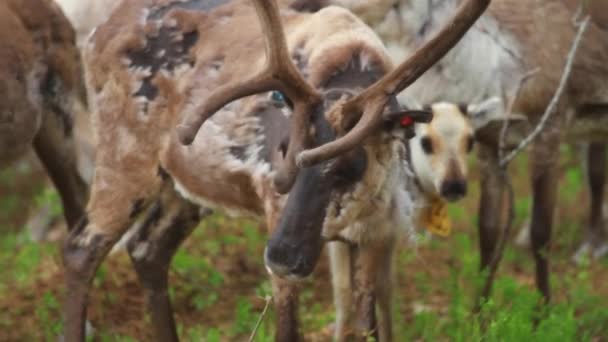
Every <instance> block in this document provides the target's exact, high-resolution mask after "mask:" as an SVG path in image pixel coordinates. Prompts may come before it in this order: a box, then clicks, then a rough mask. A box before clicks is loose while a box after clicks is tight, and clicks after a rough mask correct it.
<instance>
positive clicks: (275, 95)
mask: <svg viewBox="0 0 608 342" xmlns="http://www.w3.org/2000/svg"><path fill="white" fill-rule="evenodd" d="M270 99H271V100H272V101H274V102H276V103H277V104H280V105H281V106H285V95H283V93H281V92H280V91H276V90H275V91H273V92H271V93H270Z"/></svg>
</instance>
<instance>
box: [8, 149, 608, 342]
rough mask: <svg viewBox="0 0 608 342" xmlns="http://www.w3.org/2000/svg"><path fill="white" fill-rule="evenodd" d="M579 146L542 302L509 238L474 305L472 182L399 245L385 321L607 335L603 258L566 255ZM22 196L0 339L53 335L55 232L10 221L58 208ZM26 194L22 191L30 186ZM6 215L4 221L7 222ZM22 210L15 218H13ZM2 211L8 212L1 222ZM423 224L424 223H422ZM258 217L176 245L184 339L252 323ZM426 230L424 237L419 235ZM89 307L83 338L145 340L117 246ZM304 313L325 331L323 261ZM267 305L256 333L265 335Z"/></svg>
mask: <svg viewBox="0 0 608 342" xmlns="http://www.w3.org/2000/svg"><path fill="white" fill-rule="evenodd" d="M575 152H576V151H573V150H570V149H564V152H563V153H564V156H565V160H567V163H566V165H565V167H564V172H563V177H562V180H561V182H560V200H559V203H560V204H559V208H558V213H557V220H556V222H557V227H556V228H555V231H554V237H555V239H554V245H553V247H552V257H553V263H552V269H553V271H554V272H553V274H552V289H553V294H554V300H553V303H552V304H551V305H548V306H543V305H541V304H540V303H541V298H540V297H539V295H538V294H537V293H536V291H535V290H534V285H533V279H534V278H533V274H534V273H533V272H534V267H533V262H532V258H531V256H530V254H529V253H528V252H527V251H523V250H521V249H518V248H517V247H514V246H513V245H512V244H509V245H508V246H507V249H506V251H505V258H504V262H503V264H502V265H501V268H500V269H499V275H498V277H497V279H496V282H495V286H494V290H493V295H492V297H491V298H490V299H489V300H488V301H487V302H486V303H484V305H483V307H482V310H481V313H480V314H478V315H473V314H472V313H471V311H472V307H473V304H474V298H475V294H476V290H477V288H478V286H479V284H480V283H481V280H482V278H481V276H480V275H479V272H478V263H479V256H478V252H477V234H476V229H475V228H474V227H475V223H476V220H477V218H476V212H477V210H476V205H477V204H476V201H477V200H476V198H477V194H478V192H479V187H478V185H477V184H476V182H472V183H471V184H470V189H471V194H470V196H469V198H467V199H466V200H465V201H464V203H461V204H457V205H451V206H450V214H451V217H452V218H453V219H454V221H455V232H454V233H453V234H452V236H451V237H449V238H447V239H435V238H433V239H430V240H428V239H426V240H425V241H424V242H421V243H420V244H419V245H418V246H417V247H415V248H413V247H411V246H408V245H407V244H406V243H403V244H401V245H400V246H401V247H400V249H399V253H398V256H397V260H396V270H397V277H396V281H395V290H394V294H395V299H394V301H393V302H394V316H393V319H394V327H395V333H396V336H397V338H396V340H397V341H438V340H439V341H446V340H447V341H543V342H544V341H560V342H561V341H602V340H605V339H606V338H608V260H602V261H601V262H591V261H589V262H586V263H584V264H583V265H582V266H579V267H575V266H574V265H573V264H572V263H571V262H570V256H571V255H572V254H573V252H574V251H575V250H576V248H577V247H578V245H579V243H580V240H581V238H582V225H583V223H584V222H585V217H586V203H587V196H586V193H585V186H584V176H583V174H582V172H581V171H580V170H579V169H578V162H577V157H576V153H575ZM511 171H512V172H513V177H514V182H515V189H516V194H517V199H516V214H517V220H516V224H515V227H514V230H515V232H514V233H516V230H518V228H519V226H520V225H521V224H522V223H523V220H524V218H525V217H527V215H529V211H530V205H531V200H530V197H529V190H528V186H527V184H528V179H527V176H526V172H527V162H526V160H525V158H520V159H518V160H517V163H516V164H515V165H513V168H512V170H511ZM20 177H23V174H22V173H20V172H6V171H5V172H3V173H0V189H13V190H14V186H13V184H23V181H20V180H19V178H20ZM29 187H30V188H32V189H37V190H36V191H32V192H31V194H30V195H27V194H26V193H25V192H21V193H20V192H12V193H10V195H4V194H6V192H3V196H2V197H0V212H1V213H2V216H0V219H2V220H0V222H1V223H0V224H1V225H0V231H1V232H2V234H1V235H0V340H1V341H28V340H36V341H38V340H45V341H54V340H56V336H58V335H60V334H61V331H62V322H61V315H60V303H61V298H62V296H63V295H64V294H63V290H62V283H61V261H60V256H59V253H58V245H57V243H41V244H35V243H32V242H30V241H29V238H28V235H27V233H26V232H22V231H20V230H19V229H16V227H19V224H20V222H22V219H23V215H17V216H18V217H19V219H15V218H14V217H15V216H14V215H15V212H14V210H16V209H15V208H23V207H24V203H23V202H24V201H33V202H31V203H35V205H50V207H51V208H52V210H53V211H54V212H55V213H59V211H57V210H60V206H58V202H59V200H58V198H57V196H56V193H55V192H54V191H52V190H49V189H44V188H43V187H41V186H40V184H30V185H29ZM28 196H29V197H28ZM11 217H13V221H10V222H9V221H7V220H9V218H11ZM19 220H21V221H19ZM7 222H8V223H7ZM421 234H424V233H423V232H421ZM265 240H266V233H265V231H264V229H263V228H261V227H258V225H257V224H256V223H254V222H251V221H247V220H236V219H230V218H227V217H225V216H222V215H220V214H214V215H212V216H211V217H209V218H207V219H206V220H205V221H204V222H203V223H202V224H201V225H200V226H199V227H198V228H197V229H196V230H195V231H194V233H193V234H192V237H191V238H190V239H188V240H187V241H186V242H185V244H184V246H183V248H182V249H180V250H179V251H178V253H177V254H176V256H175V258H174V260H173V264H172V269H171V290H170V296H171V298H172V300H173V303H174V308H175V311H176V321H177V322H178V325H179V327H178V330H179V334H180V336H181V338H182V340H183V341H210V342H212V341H243V340H247V338H248V337H249V334H250V333H251V332H252V330H253V328H254V326H255V325H256V322H257V321H258V319H259V317H260V313H261V312H262V310H263V309H264V306H265V303H266V302H265V299H264V298H265V297H266V296H268V295H270V294H271V286H270V282H269V280H268V278H267V276H266V273H265V270H264V267H263V265H262V258H261V255H262V251H263V247H264V243H265ZM423 240H424V239H423ZM93 285H94V286H93V292H92V297H91V308H90V311H89V318H90V320H91V321H92V322H93V325H94V326H95V328H96V334H95V335H94V337H91V338H90V340H91V341H147V340H150V329H149V317H147V316H146V314H145V305H144V301H143V295H142V292H141V288H140V287H139V285H138V283H137V279H136V277H135V274H134V272H133V271H132V269H131V265H130V261H129V259H128V257H127V256H126V255H125V253H124V252H120V253H117V254H115V255H113V256H111V257H110V258H109V259H108V261H107V262H106V263H105V264H104V265H103V266H102V268H101V269H100V271H99V272H98V274H97V276H96V278H95V280H94V283H93ZM301 303H302V304H301V307H300V312H301V323H302V326H303V330H304V332H305V333H306V335H307V337H308V338H309V339H310V340H313V341H326V340H328V339H329V338H330V336H331V330H330V328H329V326H330V325H331V324H332V322H333V319H334V312H333V307H332V299H331V288H330V285H329V276H328V267H327V264H326V263H325V261H323V262H322V263H321V264H320V265H319V267H317V270H316V271H315V275H314V277H313V279H310V280H307V281H306V282H305V283H304V284H303V286H302V291H301ZM274 319H275V313H274V311H273V309H272V307H271V308H270V309H269V310H268V313H267V315H266V316H265V318H264V320H263V322H262V323H261V325H260V327H259V329H258V331H257V335H256V340H257V341H272V336H273V333H274V331H275V327H274Z"/></svg>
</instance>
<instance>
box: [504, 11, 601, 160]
mask: <svg viewBox="0 0 608 342" xmlns="http://www.w3.org/2000/svg"><path fill="white" fill-rule="evenodd" d="M590 21H591V19H590V16H588V15H587V16H586V17H585V19H584V20H583V21H582V23H581V25H580V26H579V28H578V33H577V34H576V38H575V39H574V43H573V44H572V48H571V49H570V52H569V53H568V59H567V60H566V66H565V68H564V72H563V74H562V78H561V80H560V82H559V86H558V87H557V91H556V92H555V95H553V98H552V99H551V102H549V106H548V107H547V109H546V110H545V112H544V113H543V116H542V118H541V119H540V122H539V123H538V125H536V127H535V128H534V131H532V133H530V134H529V135H528V136H527V137H526V138H525V139H524V140H522V141H521V142H520V143H519V145H518V146H517V147H516V148H515V149H514V150H512V151H511V152H509V154H507V156H506V157H505V158H503V159H501V160H500V167H504V166H505V165H507V164H508V163H509V162H510V161H511V160H513V158H515V157H516V156H517V154H519V152H521V151H522V150H523V149H524V148H526V147H527V146H528V145H529V144H530V143H531V142H532V141H534V139H536V137H537V136H538V135H539V134H540V132H542V130H543V129H544V128H545V125H546V123H547V121H548V120H549V118H550V117H551V114H553V112H554V111H555V108H556V107H557V104H558V103H559V100H560V99H561V97H562V94H563V92H564V90H565V88H566V84H567V83H568V79H569V78H570V74H571V72H572V64H573V63H574V58H575V57H576V52H577V51H578V47H579V45H580V42H581V40H582V38H583V34H584V33H585V31H587V27H589V22H590Z"/></svg>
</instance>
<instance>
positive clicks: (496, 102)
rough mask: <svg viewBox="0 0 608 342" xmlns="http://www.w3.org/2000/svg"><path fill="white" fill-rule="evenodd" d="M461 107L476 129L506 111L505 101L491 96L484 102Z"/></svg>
mask: <svg viewBox="0 0 608 342" xmlns="http://www.w3.org/2000/svg"><path fill="white" fill-rule="evenodd" d="M459 108H460V110H461V111H462V112H463V114H465V115H466V116H467V117H468V118H469V119H470V120H471V124H472V125H473V129H474V130H478V129H480V128H482V127H484V126H485V125H487V124H488V123H489V122H491V121H493V120H496V119H500V118H501V116H504V115H505V112H506V109H505V108H504V105H503V101H502V100H501V99H500V98H499V97H491V98H489V99H487V100H485V101H483V102H480V103H474V104H469V105H466V106H465V105H460V106H459Z"/></svg>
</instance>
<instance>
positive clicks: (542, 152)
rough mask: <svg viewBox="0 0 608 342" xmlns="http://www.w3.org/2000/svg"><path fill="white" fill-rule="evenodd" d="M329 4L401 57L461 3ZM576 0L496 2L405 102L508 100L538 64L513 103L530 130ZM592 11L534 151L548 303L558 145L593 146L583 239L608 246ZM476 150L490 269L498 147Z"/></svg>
mask: <svg viewBox="0 0 608 342" xmlns="http://www.w3.org/2000/svg"><path fill="white" fill-rule="evenodd" d="M323 2H324V3H325V4H334V3H335V4H338V5H343V6H346V7H348V8H353V9H354V10H356V11H358V12H357V13H358V14H359V13H361V15H362V18H364V19H367V22H368V24H370V26H372V27H373V28H374V30H375V31H376V32H378V34H379V35H380V36H381V38H382V39H383V41H384V42H385V44H386V45H387V48H388V49H389V51H390V53H391V56H393V57H395V58H397V59H398V58H400V57H401V56H403V55H407V54H409V53H410V51H411V49H413V48H414V47H415V46H417V45H418V44H419V43H420V42H422V41H424V40H425V39H426V38H427V37H428V36H429V35H430V34H432V33H433V32H434V31H435V30H437V29H438V28H439V27H440V26H441V25H442V23H444V22H445V20H446V18H447V16H448V13H450V11H451V10H453V8H454V7H455V6H456V5H457V3H458V2H459V1H458V0H433V1H414V0H400V1H397V2H394V1H389V0H378V1H373V2H369V3H363V2H360V1H356V0H335V1H331V0H329V1H321V3H322V4H321V5H323ZM578 3H579V2H578V1H574V0H536V1H532V2H530V1H525V0H494V1H492V3H491V5H490V7H489V9H488V11H487V12H486V13H485V14H484V15H483V16H482V17H481V18H480V20H479V21H478V22H477V23H476V24H475V25H474V26H473V28H472V29H471V30H470V31H469V32H468V33H467V35H466V36H465V37H464V38H463V39H462V40H461V41H460V42H459V44H458V45H457V46H456V47H455V48H454V49H453V50H451V51H450V53H448V55H447V56H446V57H445V58H443V59H442V60H441V61H440V62H439V63H437V64H436V65H435V66H434V67H433V68H432V69H431V70H429V72H427V73H426V74H425V75H424V76H423V77H422V78H421V79H420V80H419V81H418V82H416V83H415V84H414V85H413V86H412V87H410V88H408V89H407V90H406V91H405V92H404V93H405V94H404V96H405V97H413V98H415V99H416V100H417V101H421V102H423V103H431V102H434V101H437V100H439V99H442V100H446V101H455V102H474V101H479V100H480V99H483V98H487V97H490V96H500V97H502V98H503V99H504V101H503V103H509V102H510V99H511V98H512V97H513V96H514V94H515V91H516V88H517V87H518V84H519V80H520V79H521V77H522V76H523V75H524V74H525V73H527V72H528V71H530V70H532V69H535V68H537V67H540V68H541V71H540V73H539V74H538V75H536V76H535V77H533V78H532V79H531V80H530V81H528V82H527V83H526V84H525V86H524V87H523V89H522V91H521V93H520V96H518V99H517V101H516V102H515V104H514V107H513V110H514V112H516V113H521V114H524V115H526V116H527V117H528V118H529V120H530V121H531V123H532V124H533V125H534V124H535V123H536V122H537V121H538V120H539V118H540V115H541V114H542V113H543V112H544V110H545V108H546V107H547V106H548V103H549V100H550V99H551V97H552V96H553V94H554V93H555V91H556V89H557V85H558V81H559V79H560V77H561V74H562V71H563V69H564V65H565V62H566V56H567V54H568V52H569V50H570V47H571V44H572V42H573V40H574V36H575V33H576V27H574V22H575V21H576V19H577V18H575V15H576V12H577V4H578ZM601 3H602V2H601V1H593V2H592V4H593V6H598V7H600V8H601V6H604V7H605V4H604V5H602V4H601ZM366 6H369V7H366ZM365 13H371V14H374V15H366V14H365ZM591 13H592V15H593V22H592V24H591V26H590V27H589V30H588V32H587V33H586V34H585V37H584V39H583V41H582V43H581V46H580V48H579V51H578V53H577V57H576V59H575V61H574V65H573V71H572V74H571V77H570V80H569V83H568V85H567V88H566V92H565V94H564V96H563V97H562V99H561V101H560V103H559V105H558V109H557V113H556V114H555V115H554V117H553V118H552V119H551V120H550V122H549V124H548V127H546V128H545V129H544V130H543V132H542V133H541V135H540V136H539V137H538V139H537V140H536V141H535V143H534V144H533V146H532V148H531V157H530V160H531V165H530V177H531V185H532V190H533V197H534V199H533V209H532V224H531V240H532V250H533V254H534V258H535V261H536V283H537V286H538V289H539V290H540V291H541V292H542V293H543V294H544V295H545V297H546V298H549V296H550V291H549V278H548V275H549V263H548V250H549V248H550V237H551V231H552V226H553V216H554V209H555V205H556V196H557V187H556V186H555V184H556V181H557V177H558V168H557V163H558V156H559V153H558V152H559V143H560V142H561V141H564V140H566V139H573V140H575V141H586V142H590V143H592V145H591V148H590V149H589V152H588V153H589V156H588V159H589V163H590V164H589V168H588V170H589V182H590V190H591V199H592V201H591V202H592V204H591V213H590V222H589V226H588V227H589V228H588V232H587V235H588V236H587V239H586V240H587V241H588V243H590V244H591V245H593V246H594V248H596V249H598V250H601V249H603V248H604V247H603V246H605V244H606V243H607V242H606V231H605V229H604V227H603V224H602V216H601V207H602V201H603V187H604V184H605V177H606V168H605V159H606V147H605V145H604V143H605V141H606V137H608V128H607V127H608V115H607V114H608V83H607V82H606V79H607V77H608V65H607V64H606V63H604V61H605V60H607V59H608V31H606V30H602V28H601V27H602V26H603V27H605V24H606V22H605V16H603V14H601V13H602V12H601V11H591ZM538 18H543V20H538ZM579 19H580V17H579ZM503 111H506V110H503ZM479 153H480V157H481V162H480V166H481V168H482V170H481V175H482V179H481V185H482V196H481V199H480V221H479V231H480V247H481V263H482V267H485V266H487V265H488V263H489V261H490V258H491V256H492V254H493V251H494V248H495V246H496V240H497V237H498V236H499V234H498V232H499V229H500V221H499V215H496V213H497V212H500V210H499V209H500V208H501V198H502V195H501V194H502V192H503V190H502V189H503V185H502V184H501V183H500V181H499V178H498V177H499V173H498V167H497V154H496V146H487V145H480V149H479Z"/></svg>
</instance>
